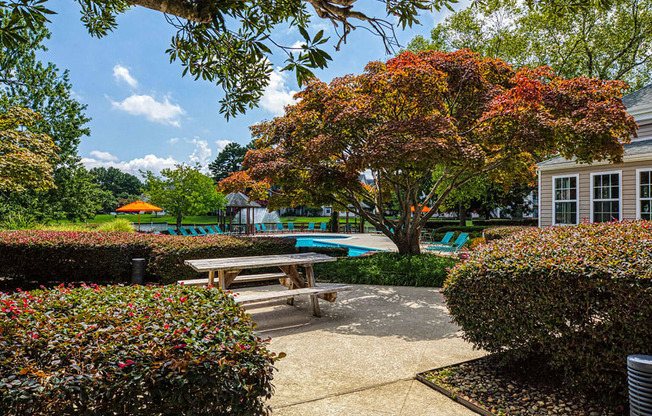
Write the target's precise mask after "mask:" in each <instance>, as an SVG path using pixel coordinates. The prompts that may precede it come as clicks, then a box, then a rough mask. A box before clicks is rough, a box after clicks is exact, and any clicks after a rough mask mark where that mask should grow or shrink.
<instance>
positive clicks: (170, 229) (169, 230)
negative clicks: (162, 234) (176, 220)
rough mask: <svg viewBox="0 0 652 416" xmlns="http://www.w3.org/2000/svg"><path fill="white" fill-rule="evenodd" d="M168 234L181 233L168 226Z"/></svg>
mask: <svg viewBox="0 0 652 416" xmlns="http://www.w3.org/2000/svg"><path fill="white" fill-rule="evenodd" d="M168 234H170V235H179V234H177V232H176V231H174V228H168Z"/></svg>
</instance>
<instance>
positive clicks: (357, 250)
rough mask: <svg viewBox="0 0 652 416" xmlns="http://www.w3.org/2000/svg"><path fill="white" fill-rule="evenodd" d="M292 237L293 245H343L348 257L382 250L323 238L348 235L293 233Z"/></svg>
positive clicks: (341, 237)
mask: <svg viewBox="0 0 652 416" xmlns="http://www.w3.org/2000/svg"><path fill="white" fill-rule="evenodd" d="M291 237H292V238H296V239H297V244H296V246H295V247H344V248H348V249H349V257H355V256H360V255H362V254H364V253H367V252H369V251H382V250H378V249H375V248H369V247H358V246H351V245H348V244H339V243H331V242H326V241H323V240H339V239H345V238H349V237H344V236H330V235H329V236H309V235H293V236H291Z"/></svg>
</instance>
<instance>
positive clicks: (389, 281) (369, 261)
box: [314, 253, 457, 287]
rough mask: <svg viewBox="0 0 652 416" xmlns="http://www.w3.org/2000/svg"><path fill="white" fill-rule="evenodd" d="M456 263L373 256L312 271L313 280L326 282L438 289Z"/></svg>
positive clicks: (425, 256) (444, 259)
mask: <svg viewBox="0 0 652 416" xmlns="http://www.w3.org/2000/svg"><path fill="white" fill-rule="evenodd" d="M456 263H457V260H456V259H453V258H449V257H438V256H433V255H431V254H420V255H418V256H403V255H400V254H398V253H377V254H374V255H371V256H362V257H347V258H340V259H338V260H337V262H334V263H322V264H316V265H315V267H314V270H315V277H316V278H317V279H319V280H320V281H326V282H338V283H357V284H365V285H391V286H423V287H441V286H442V285H443V284H444V280H446V275H447V274H448V270H447V269H448V268H451V267H453V266H455V264H456Z"/></svg>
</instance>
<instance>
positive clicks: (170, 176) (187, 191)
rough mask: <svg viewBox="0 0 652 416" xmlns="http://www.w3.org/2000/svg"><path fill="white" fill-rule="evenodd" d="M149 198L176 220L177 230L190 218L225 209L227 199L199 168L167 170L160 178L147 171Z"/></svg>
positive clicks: (146, 192) (146, 184)
mask: <svg viewBox="0 0 652 416" xmlns="http://www.w3.org/2000/svg"><path fill="white" fill-rule="evenodd" d="M144 176H145V189H146V190H145V195H147V196H148V197H149V198H150V200H151V203H152V204H154V205H158V206H160V207H161V208H163V209H164V210H165V211H166V213H167V214H169V215H172V216H174V217H176V219H177V228H178V227H180V226H181V221H182V220H183V217H184V216H186V215H204V214H206V213H207V212H212V211H215V210H218V209H222V208H224V206H225V205H224V204H225V202H224V196H223V195H221V194H219V193H218V192H217V191H216V190H215V185H214V184H213V180H212V179H211V178H210V177H208V176H206V175H204V174H203V173H201V172H200V171H199V169H198V168H197V167H192V166H187V165H176V166H175V168H174V169H163V170H162V171H161V174H160V176H157V175H154V174H153V173H152V172H150V171H147V172H145V173H144Z"/></svg>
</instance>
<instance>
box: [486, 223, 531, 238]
mask: <svg viewBox="0 0 652 416" xmlns="http://www.w3.org/2000/svg"><path fill="white" fill-rule="evenodd" d="M532 229H533V227H530V226H527V225H507V226H504V227H491V228H487V229H485V230H483V231H482V234H483V236H484V238H485V240H487V241H491V240H500V239H501V238H504V237H507V236H508V235H512V234H515V233H520V232H521V231H527V230H532Z"/></svg>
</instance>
